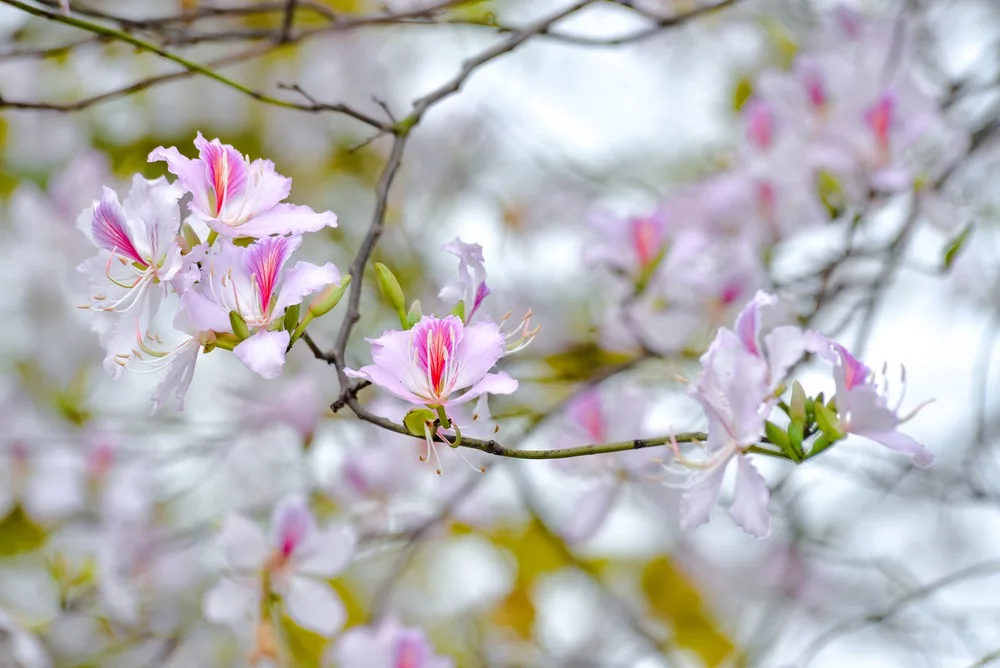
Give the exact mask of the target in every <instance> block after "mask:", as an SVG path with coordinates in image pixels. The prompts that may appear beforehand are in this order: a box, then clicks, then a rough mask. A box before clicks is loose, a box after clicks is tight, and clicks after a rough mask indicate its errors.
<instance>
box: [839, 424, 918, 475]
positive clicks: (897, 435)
mask: <svg viewBox="0 0 1000 668" xmlns="http://www.w3.org/2000/svg"><path fill="white" fill-rule="evenodd" d="M854 433H856V434H857V435H858V436H864V437H865V438H869V439H871V440H873V441H875V442H877V443H881V444H882V445H884V446H885V447H887V448H889V449H890V450H895V451H896V452H902V453H903V454H906V455H911V456H912V457H913V463H914V464H915V465H916V466H919V467H920V468H922V469H924V468H927V467H928V466H930V465H931V464H933V463H934V453H932V452H931V451H930V450H928V449H927V448H925V447H924V446H922V445H920V444H919V443H917V442H916V441H915V440H914V439H913V438H911V437H909V436H907V435H906V434H903V433H901V432H898V431H895V430H893V431H886V432H869V431H865V432H859V431H855V432H854Z"/></svg>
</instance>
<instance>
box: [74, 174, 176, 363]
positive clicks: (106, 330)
mask: <svg viewBox="0 0 1000 668" xmlns="http://www.w3.org/2000/svg"><path fill="white" fill-rule="evenodd" d="M182 195H183V191H182V190H181V189H180V188H178V187H176V186H173V185H169V184H168V183H167V182H166V179H157V180H156V181H149V180H147V179H144V178H143V177H141V176H136V177H135V178H134V179H133V180H132V190H131V192H130V193H129V196H128V197H127V198H125V201H124V202H119V201H118V195H117V194H116V193H115V191H113V190H111V189H110V188H105V189H104V194H103V196H102V197H101V199H100V201H97V202H95V203H94V204H93V206H92V207H91V208H90V209H88V210H87V211H85V212H84V213H83V214H82V215H81V216H80V218H79V220H78V223H77V225H78V226H79V227H80V229H81V230H82V231H83V232H84V234H86V235H87V237H88V238H89V239H90V240H91V241H92V242H93V243H94V245H96V246H97V247H98V248H99V249H100V252H99V253H98V254H97V256H95V257H92V258H90V259H89V260H86V261H85V262H83V263H82V264H81V265H80V266H79V268H78V269H79V271H80V272H82V273H83V274H85V275H86V276H87V281H88V283H89V286H90V290H89V292H90V302H89V304H88V305H87V306H86V307H85V308H87V309H89V310H90V311H91V312H93V313H94V320H93V323H92V326H93V329H94V330H95V331H96V332H97V333H98V336H99V338H100V341H101V345H102V346H104V347H105V349H106V350H107V357H106V358H105V368H107V369H108V370H109V371H110V372H111V373H112V374H114V375H119V374H120V372H121V368H120V367H121V365H120V364H116V355H118V354H120V353H123V352H127V351H129V350H130V349H131V348H132V341H133V339H134V336H135V331H136V330H137V329H138V330H140V331H144V330H145V328H146V327H147V326H148V324H149V321H150V319H151V318H152V317H153V316H154V315H155V314H156V311H157V310H158V308H159V304H160V301H161V300H162V299H163V297H164V295H165V294H166V292H167V285H168V283H169V281H170V280H171V279H173V278H174V276H175V275H176V274H177V272H178V271H179V270H180V269H181V265H182V259H181V249H180V246H179V245H178V243H177V234H178V232H179V230H180V208H179V207H178V205H177V203H178V201H179V200H180V198H181V196H182Z"/></svg>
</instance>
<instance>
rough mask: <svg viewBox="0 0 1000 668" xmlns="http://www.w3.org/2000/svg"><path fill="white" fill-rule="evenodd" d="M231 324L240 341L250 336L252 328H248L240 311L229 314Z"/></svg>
mask: <svg viewBox="0 0 1000 668" xmlns="http://www.w3.org/2000/svg"><path fill="white" fill-rule="evenodd" d="M229 324H230V325H231V326H232V328H233V334H235V335H236V338H238V339H239V340H240V341H242V340H243V339H245V338H247V337H248V336H250V328H249V327H247V323H246V321H245V320H244V319H243V316H241V315H240V314H239V311H230V312H229Z"/></svg>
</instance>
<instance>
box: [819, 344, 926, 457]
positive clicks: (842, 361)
mask: <svg viewBox="0 0 1000 668" xmlns="http://www.w3.org/2000/svg"><path fill="white" fill-rule="evenodd" d="M810 341H811V344H810V350H811V351H812V352H815V353H816V354H817V355H818V356H819V357H820V358H821V359H824V360H826V361H828V362H830V363H831V364H833V365H834V367H833V377H834V381H835V382H836V384H837V393H836V395H835V397H834V401H835V404H836V407H837V417H838V418H839V420H840V424H839V429H840V430H841V431H842V432H844V433H845V434H857V435H858V436H862V437H864V438H867V439H869V440H871V441H875V442H876V443H881V444H882V445H884V446H885V447H887V448H889V449H890V450H895V451H896V452H901V453H903V454H906V455H910V456H911V457H913V463H914V464H916V465H917V466H919V467H921V468H926V467H928V466H930V465H931V464H933V463H934V455H933V453H931V451H930V450H928V449H927V448H925V447H924V446H922V445H920V444H919V443H917V442H916V441H915V440H914V439H913V438H911V437H910V436H907V435H906V434H902V433H900V432H899V431H897V428H898V427H899V425H901V424H903V423H904V422H906V421H907V420H909V419H910V418H912V417H913V416H914V415H915V414H916V413H917V411H919V410H920V409H921V408H923V406H924V405H926V404H921V405H920V406H918V407H917V408H916V409H914V410H913V411H911V412H910V414H909V415H906V416H904V417H900V416H899V409H900V406H901V404H902V403H903V398H904V397H905V394H906V373H905V370H903V372H902V374H901V383H902V386H903V387H902V392H901V394H900V397H899V400H898V401H897V403H896V405H895V406H894V407H890V406H889V405H888V404H889V400H888V397H887V394H888V381H887V379H886V378H885V374H884V373H883V374H882V377H881V379H879V378H877V377H876V375H875V373H873V372H872V370H871V369H869V368H868V367H867V366H865V365H864V363H862V362H861V361H860V360H858V359H857V358H856V357H854V356H853V355H852V354H851V353H850V352H848V350H847V348H845V347H844V346H842V345H841V344H839V343H837V342H836V341H832V340H830V339H827V338H826V337H824V336H822V335H820V334H816V333H815V332H810ZM879 380H880V381H881V382H880V383H878V384H877V382H876V381H879ZM879 384H880V385H881V387H879Z"/></svg>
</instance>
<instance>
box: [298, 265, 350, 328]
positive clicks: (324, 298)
mask: <svg viewBox="0 0 1000 668" xmlns="http://www.w3.org/2000/svg"><path fill="white" fill-rule="evenodd" d="M350 284H351V275H350V274H348V275H346V276H344V277H343V278H342V279H340V285H331V286H328V287H327V288H326V289H324V290H323V291H322V292H320V293H319V294H318V295H316V296H315V297H313V300H312V301H311V302H309V314H308V315H307V316H306V317H307V318H309V319H310V320H311V319H313V318H318V317H320V316H323V315H326V314H327V313H329V312H330V311H332V310H333V308H334V307H335V306H336V305H337V304H339V303H340V300H341V299H342V298H343V297H344V294H345V293H346V292H347V288H348V286H350Z"/></svg>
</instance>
